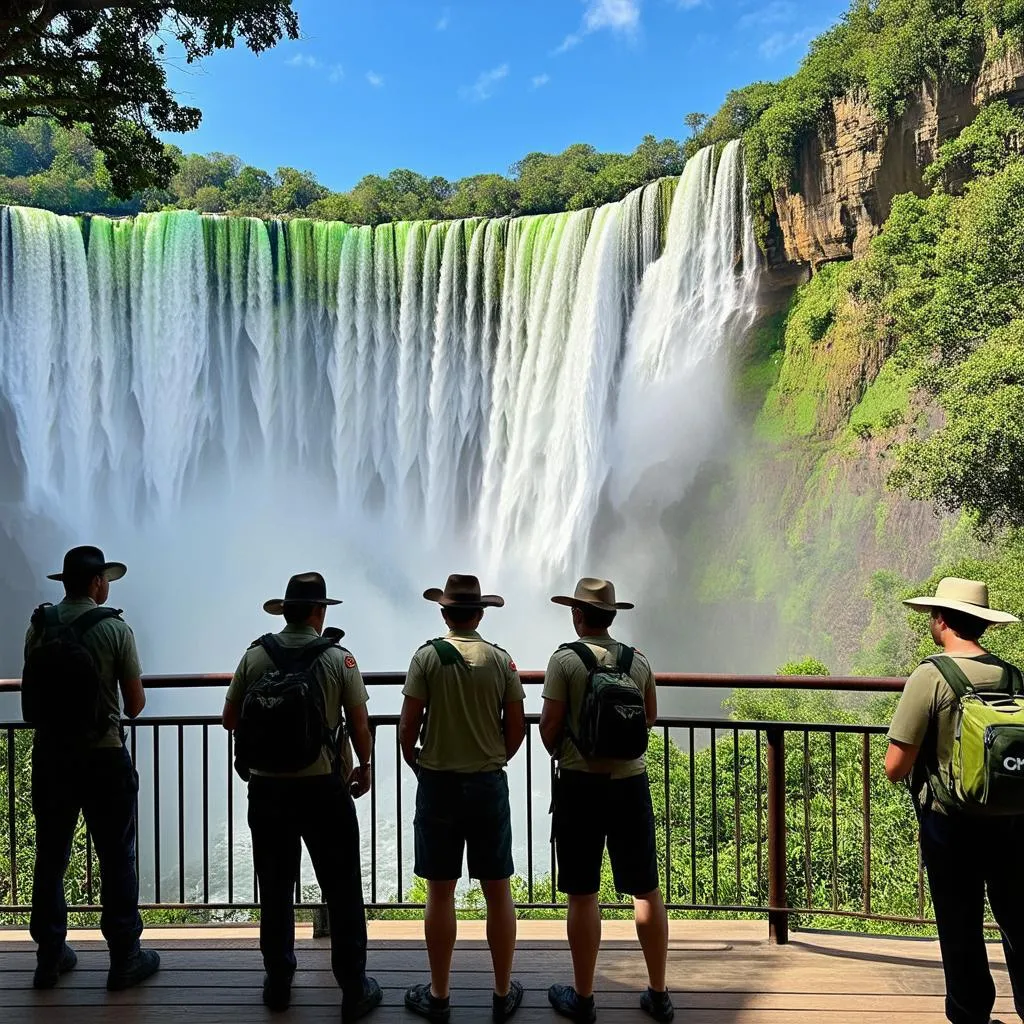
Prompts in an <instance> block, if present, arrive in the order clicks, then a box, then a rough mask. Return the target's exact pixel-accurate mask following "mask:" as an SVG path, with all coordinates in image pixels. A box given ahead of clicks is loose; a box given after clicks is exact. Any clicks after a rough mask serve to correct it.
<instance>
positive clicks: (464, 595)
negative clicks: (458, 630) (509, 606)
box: [423, 574, 505, 608]
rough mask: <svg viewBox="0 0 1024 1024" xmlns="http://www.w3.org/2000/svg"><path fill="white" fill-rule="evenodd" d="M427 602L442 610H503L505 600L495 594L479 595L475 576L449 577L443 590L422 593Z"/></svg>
mask: <svg viewBox="0 0 1024 1024" xmlns="http://www.w3.org/2000/svg"><path fill="white" fill-rule="evenodd" d="M423 596H424V597H425V598H426V599H427V600H428V601H433V602H434V603H435V604H439V605H440V606H441V607H442V608H503V607H504V605H505V598H503V597H499V596H498V595H497V594H481V593H480V581H479V580H478V579H477V578H476V577H475V576H459V575H457V574H455V575H452V576H449V577H448V582H447V583H446V584H445V585H444V590H441V589H440V588H439V587H431V588H430V589H429V590H424V591H423Z"/></svg>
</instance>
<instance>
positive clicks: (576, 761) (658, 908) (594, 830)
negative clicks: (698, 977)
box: [540, 576, 675, 1024]
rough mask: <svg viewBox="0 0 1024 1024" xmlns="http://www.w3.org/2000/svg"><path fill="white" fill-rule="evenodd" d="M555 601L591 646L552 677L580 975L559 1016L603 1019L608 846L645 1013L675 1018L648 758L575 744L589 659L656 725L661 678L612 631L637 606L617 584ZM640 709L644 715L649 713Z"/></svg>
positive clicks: (603, 583) (560, 813) (570, 649)
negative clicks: (631, 930)
mask: <svg viewBox="0 0 1024 1024" xmlns="http://www.w3.org/2000/svg"><path fill="white" fill-rule="evenodd" d="M551 600H552V601H553V602H554V603H555V604H559V605H564V606H566V607H568V608H570V609H572V624H573V629H574V630H575V632H576V636H577V637H578V638H579V644H582V645H583V648H582V649H581V648H580V647H579V646H578V644H576V643H574V644H571V645H570V644H566V645H563V646H562V647H560V648H559V649H558V650H557V651H555V653H554V654H553V655H552V656H551V660H550V661H549V662H548V667H547V671H546V672H545V674H544V707H543V710H542V712H541V719H540V734H541V739H542V740H543V742H544V746H545V747H546V748H547V750H548V752H549V753H550V754H551V755H552V757H554V758H555V759H556V760H557V761H558V773H557V777H556V780H555V792H554V799H553V806H554V836H555V847H556V853H557V862H558V887H559V889H560V891H561V892H564V893H565V894H566V896H567V898H568V902H569V914H568V918H569V919H568V932H569V947H570V951H571V953H572V963H573V973H574V975H575V979H574V980H575V984H574V985H572V986H570V985H552V986H551V989H550V990H549V992H548V999H549V1001H550V1002H551V1004H552V1006H553V1007H554V1008H555V1010H556V1011H557V1012H558V1013H559V1014H561V1015H562V1016H563V1017H568V1018H569V1019H570V1020H574V1021H577V1022H579V1024H590V1022H591V1021H593V1020H595V1019H596V1009H595V1006H594V971H595V969H596V966H597V954H598V950H599V947H600V943H601V910H600V907H599V905H598V892H599V890H600V886H601V865H602V861H603V859H604V851H605V847H606V846H607V849H608V855H609V858H610V860H611V865H612V874H613V875H614V878H615V887H616V889H617V890H618V891H619V892H624V893H629V895H630V896H632V897H633V906H634V913H635V916H636V928H637V935H638V937H639V939H640V944H641V945H642V946H643V950H644V958H645V960H646V963H647V970H648V980H649V987H648V989H647V991H646V992H645V993H644V994H643V996H642V997H641V1000H640V1005H641V1008H642V1009H643V1010H644V1012H645V1013H647V1014H648V1015H649V1016H651V1017H653V1018H654V1019H655V1020H657V1021H670V1020H672V1018H673V1016H674V1013H675V1011H674V1009H673V1006H672V1000H671V998H670V997H669V994H668V990H667V989H666V987H665V965H666V960H667V958H668V915H667V914H666V912H665V903H664V900H663V899H662V895H661V889H660V888H659V883H658V859H657V851H656V846H655V832H654V809H653V806H652V802H651V787H650V781H649V779H648V777H647V764H646V761H645V759H644V758H643V757H642V756H641V757H637V758H635V759H633V760H594V759H588V758H586V757H584V756H583V755H582V754H581V752H580V750H579V749H578V747H577V746H576V742H575V740H574V739H573V737H577V736H579V735H580V728H579V716H580V708H581V705H582V703H583V696H584V691H585V689H586V687H587V684H588V678H589V676H590V670H589V668H588V665H587V662H586V661H584V658H586V659H587V661H591V659H592V662H591V663H592V664H595V665H596V666H598V667H599V666H610V667H615V668H616V670H617V671H620V672H623V673H626V674H627V675H628V678H629V679H631V680H632V682H633V684H635V686H636V687H637V689H638V690H639V691H640V693H641V694H642V695H643V711H644V712H645V714H646V722H647V726H648V727H650V726H652V725H653V724H654V723H655V721H656V720H657V718H658V696H657V691H656V689H655V685H654V676H653V674H652V673H651V666H650V665H649V664H648V662H647V659H646V658H645V657H644V656H643V655H642V654H641V653H640V652H639V651H637V650H635V649H633V648H630V647H627V646H626V645H624V644H620V643H619V642H618V641H617V640H614V639H613V638H612V637H611V636H610V635H609V632H608V630H609V628H610V626H611V624H612V623H613V622H614V621H615V616H616V615H617V613H618V612H619V611H624V610H629V609H632V608H633V605H632V603H630V602H628V601H619V600H617V599H616V595H615V586H614V584H613V583H611V582H610V581H609V580H605V579H600V578H598V577H590V576H587V577H584V578H583V579H581V580H580V581H579V582H578V583H577V584H576V589H575V591H574V592H573V594H572V595H571V596H569V595H558V596H555V597H553V598H551ZM588 652H589V654H588ZM620 678H621V677H620ZM636 710H637V711H638V712H639V710H640V709H639V707H638V708H636ZM581 742H582V741H581Z"/></svg>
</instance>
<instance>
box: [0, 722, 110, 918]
mask: <svg viewBox="0 0 1024 1024" xmlns="http://www.w3.org/2000/svg"><path fill="white" fill-rule="evenodd" d="M16 769H17V757H16V756H15V749H14V726H13V725H9V726H8V727H7V838H8V842H9V843H10V847H9V849H10V860H11V903H12V904H14V903H17V902H18V836H17V831H18V830H17V824H16V822H17V816H18V801H17V792H16V790H15V775H14V773H15V770H16ZM89 902H90V903H91V902H92V883H91V881H90V883H89Z"/></svg>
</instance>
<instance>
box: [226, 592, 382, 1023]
mask: <svg viewBox="0 0 1024 1024" xmlns="http://www.w3.org/2000/svg"><path fill="white" fill-rule="evenodd" d="M340 603H341V602H340V601H339V600H338V599H337V598H333V597H328V596H327V583H326V581H325V580H324V578H323V576H322V575H321V574H320V573H318V572H304V573H299V574H297V575H295V576H293V577H292V578H291V579H290V580H289V581H288V586H287V588H286V589H285V593H284V597H283V598H281V597H277V598H271V599H270V600H269V601H266V602H264V604H263V610H264V611H265V612H267V614H269V615H281V616H283V617H284V620H285V626H284V629H282V630H281V631H280V632H279V633H274V634H264V636H262V637H260V638H259V639H258V640H257V641H256V642H255V643H254V644H253V645H252V646H251V647H250V648H249V650H248V651H246V653H245V655H244V656H243V658H242V660H241V662H239V665H238V668H237V669H235V674H234V676H233V677H232V679H231V685H230V686H229V687H228V692H227V699H226V701H225V704H224V716H223V721H224V728H226V729H230V730H238V737H239V743H238V745H237V746H238V751H239V756H240V757H241V758H243V759H244V760H246V763H245V765H244V767H245V769H246V770H247V774H248V775H249V829H250V831H251V833H252V854H253V865H254V867H255V869H256V877H257V879H258V881H259V890H260V951H261V952H262V954H263V966H264V968H265V970H266V976H265V978H264V983H263V1002H264V1003H265V1004H266V1005H267V1006H268V1007H269V1008H270V1009H272V1010H284V1009H287V1007H288V1005H289V1004H290V1002H291V986H292V978H293V976H294V974H295V969H296V959H295V908H294V894H295V886H296V884H297V883H298V881H299V877H298V876H299V857H298V853H299V851H300V849H301V847H300V843H302V842H305V844H306V848H307V849H308V850H309V857H310V860H311V861H312V862H313V869H314V871H315V872H316V877H317V881H318V882H319V883H320V889H321V892H322V893H323V898H324V902H325V903H326V904H327V911H328V914H329V915H330V922H331V969H332V970H333V972H334V977H335V980H336V981H337V983H338V985H339V986H340V987H341V991H342V1003H341V1019H342V1021H355V1020H358V1019H360V1018H361V1017H364V1016H366V1015H367V1014H368V1013H370V1012H371V1011H372V1010H373V1009H375V1008H376V1007H377V1006H379V1005H380V1002H381V990H380V986H379V985H378V984H377V982H376V981H375V980H374V979H373V978H369V977H367V975H366V913H365V909H364V906H363V882H362V871H361V858H360V849H359V822H358V820H357V818H356V809H355V805H354V804H353V802H352V798H353V796H356V797H359V796H362V795H363V794H364V793H366V792H367V791H368V790H369V788H370V751H371V737H370V726H369V718H368V716H367V713H366V703H367V700H368V695H367V692H366V687H365V686H364V685H363V677H362V675H361V674H360V672H359V668H358V666H357V664H356V659H355V658H354V657H353V656H352V654H351V652H349V651H347V650H346V649H345V648H344V647H340V646H338V643H337V641H338V640H339V639H340V638H341V637H342V636H344V633H343V632H342V631H341V630H339V629H332V630H330V631H326V630H325V629H324V621H325V618H326V615H327V609H328V608H329V607H333V606H335V605H338V604H340ZM328 633H329V634H330V635H326V634H328ZM300 671H301V672H302V677H301V678H303V679H309V677H310V676H311V677H312V680H313V681H314V682H315V684H316V685H317V686H318V687H319V697H320V698H321V700H320V701H317V696H318V694H317V693H316V692H315V691H311V689H310V687H309V686H307V687H306V689H305V691H304V692H306V693H308V694H309V699H308V700H307V701H304V702H303V703H302V705H301V708H306V709H307V710H308V708H309V707H310V702H312V707H313V708H314V710H315V714H314V715H313V717H314V719H317V718H319V719H320V721H319V729H318V730H317V731H309V730H299V731H298V733H295V732H294V731H293V730H292V728H291V725H290V723H291V722H292V721H294V720H295V719H294V718H293V717H291V716H290V715H289V717H288V719H287V721H285V720H284V719H282V720H281V722H280V727H278V723H277V721H276V720H274V719H273V718H272V717H271V718H270V720H269V722H268V720H267V719H266V718H263V719H261V721H262V722H263V725H264V726H265V728H263V729H262V732H261V733H260V735H265V736H269V743H267V744H264V743H261V742H260V741H259V737H258V736H257V737H256V739H254V738H253V736H254V734H253V733H252V732H251V731H250V730H249V729H248V728H247V724H248V722H249V718H248V716H249V715H251V714H252V713H253V710H256V705H257V703H258V704H259V705H260V713H263V712H262V708H269V709H270V711H269V712H266V713H267V714H268V715H270V716H272V715H273V708H274V707H275V706H280V707H284V706H285V704H284V701H283V699H281V698H280V697H279V696H278V695H277V693H274V692H271V691H270V688H272V687H274V686H279V687H280V690H279V691H278V692H279V693H284V692H285V691H286V690H287V689H289V688H288V686H287V679H289V678H290V679H292V680H296V679H297V678H299V676H298V675H296V674H294V673H299V672H300ZM290 690H291V692H292V693H294V692H295V684H294V683H293V684H292V686H291V688H290ZM250 691H253V692H252V694H251V697H252V699H251V701H250V702H249V703H248V704H247V703H246V696H247V694H249V693H250ZM301 708H300V710H301ZM250 709H252V710H250ZM343 724H344V726H345V727H346V728H347V731H348V734H349V736H350V737H351V740H352V745H353V747H354V749H355V753H356V756H357V757H358V759H359V764H358V767H356V768H355V769H354V770H353V771H352V772H351V774H350V775H348V777H346V774H347V772H346V771H344V770H343V758H342V756H341V749H340V743H341V733H342V726H343ZM296 736H298V737H300V738H301V737H302V736H310V737H311V739H310V743H309V746H311V747H312V750H309V749H306V748H305V747H303V748H302V749H296V748H295V747H294V741H295V737H296ZM246 737H248V741H249V743H250V749H249V750H248V752H246V751H245V750H243V743H242V740H243V739H244V738H246ZM286 737H287V739H286ZM253 744H255V745H256V748H257V749H255V750H253V749H251V746H252V745H253ZM268 747H269V749H267V748H268ZM293 750H294V754H293Z"/></svg>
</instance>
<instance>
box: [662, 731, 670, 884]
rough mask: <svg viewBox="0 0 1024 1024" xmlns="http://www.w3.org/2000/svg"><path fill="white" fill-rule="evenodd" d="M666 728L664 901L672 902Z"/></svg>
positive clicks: (665, 733) (665, 734) (664, 737)
mask: <svg viewBox="0 0 1024 1024" xmlns="http://www.w3.org/2000/svg"><path fill="white" fill-rule="evenodd" d="M669 742H670V741H669V735H668V726H667V725H666V726H665V727H664V730H663V732H662V744H661V745H662V754H663V756H664V760H665V766H664V767H665V778H664V783H665V899H666V901H667V902H668V903H671V902H672V780H671V778H670V777H669V746H668V745H669Z"/></svg>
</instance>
